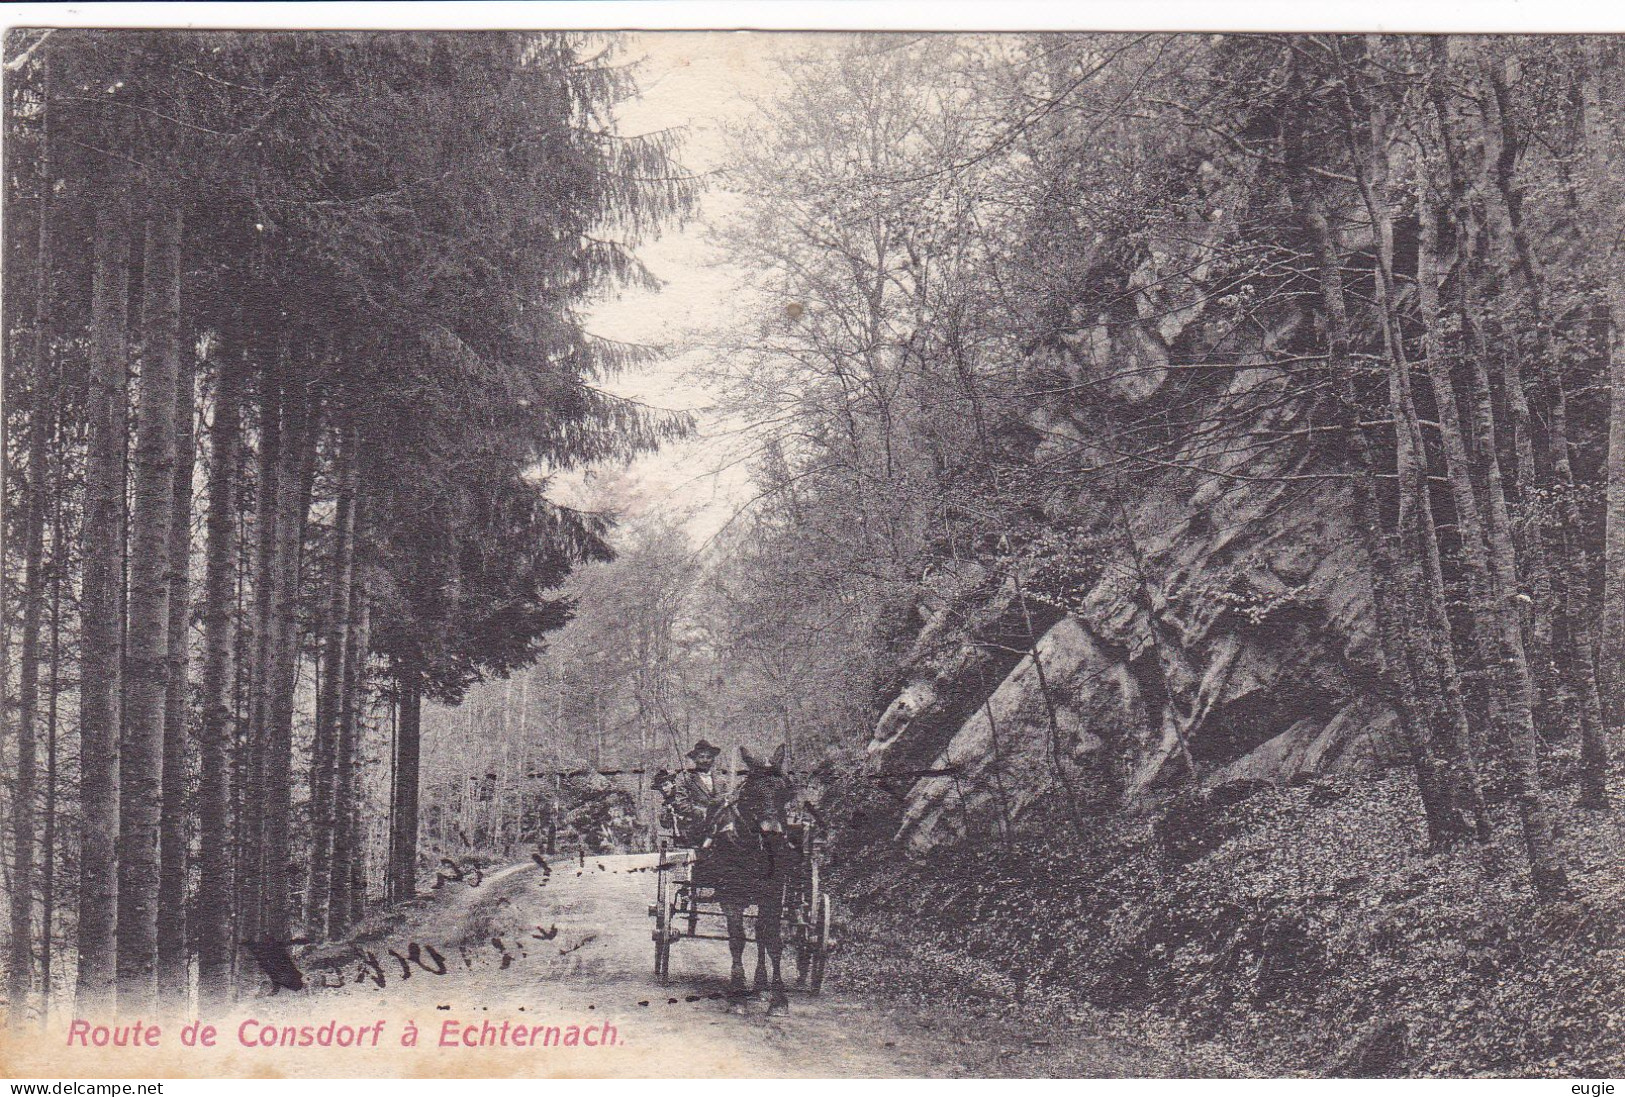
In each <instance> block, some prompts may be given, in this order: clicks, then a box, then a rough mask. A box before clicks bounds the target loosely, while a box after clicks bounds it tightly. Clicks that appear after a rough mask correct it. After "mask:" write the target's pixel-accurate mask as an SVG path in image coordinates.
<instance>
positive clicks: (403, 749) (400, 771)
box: [389, 665, 423, 903]
mask: <svg viewBox="0 0 1625 1097" xmlns="http://www.w3.org/2000/svg"><path fill="white" fill-rule="evenodd" d="M395 688H396V690H397V691H398V693H399V696H400V706H401V714H400V724H399V728H398V730H397V732H396V737H395V776H394V787H393V789H391V797H390V798H391V800H392V802H393V804H394V811H393V813H392V815H393V818H394V827H393V831H392V833H391V835H390V856H389V878H390V895H391V898H392V899H393V900H394V901H395V902H397V903H398V902H401V901H402V900H404V899H410V898H412V897H413V896H414V895H416V894H417V852H418V748H419V744H420V740H421V730H422V726H423V694H422V689H423V687H422V681H421V678H420V676H419V672H418V670H417V668H416V667H412V666H410V665H408V666H407V667H405V668H403V669H400V670H397V672H396V678H395Z"/></svg>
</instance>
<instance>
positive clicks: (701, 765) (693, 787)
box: [671, 739, 727, 848]
mask: <svg viewBox="0 0 1625 1097" xmlns="http://www.w3.org/2000/svg"><path fill="white" fill-rule="evenodd" d="M721 754H722V748H721V747H719V746H716V745H714V744H712V743H708V742H706V741H705V740H704V739H701V740H700V741H699V742H698V743H695V744H694V749H692V750H690V751H689V752H688V755H687V757H688V759H689V761H691V762H693V763H694V765H693V766H692V767H691V768H689V769H685V770H684V771H683V772H682V773H680V774H678V775H677V784H676V787H675V789H673V791H672V798H671V806H672V814H673V816H674V817H675V819H676V823H677V835H678V838H679V840H680V841H681V842H682V843H683V844H684V845H686V846H690V847H693V848H698V847H699V846H700V845H701V844H702V843H703V842H704V841H705V839H707V838H709V837H710V836H711V831H710V821H711V818H712V817H713V816H714V815H715V814H716V813H717V811H718V810H719V809H720V808H721V807H722V806H723V804H724V803H726V801H727V797H726V795H725V794H724V792H723V789H722V783H721V782H720V781H718V780H717V777H716V774H715V773H713V772H712V767H713V766H715V765H716V761H717V758H718V757H719V756H720V755H721Z"/></svg>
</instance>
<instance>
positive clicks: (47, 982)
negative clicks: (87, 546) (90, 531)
mask: <svg viewBox="0 0 1625 1097" xmlns="http://www.w3.org/2000/svg"><path fill="white" fill-rule="evenodd" d="M61 391H62V374H61V372H60V370H59V371H58V373H57V392H58V393H60V392H61ZM57 424H58V426H57V432H58V439H57V441H58V448H57V455H56V459H57V476H56V483H55V486H54V490H53V491H52V494H51V569H50V570H51V664H50V665H51V670H50V677H49V679H48V680H47V683H46V689H47V693H46V697H47V700H46V708H45V833H44V835H43V836H42V838H41V845H40V952H39V956H40V1017H41V1018H43V1019H45V1020H47V1021H48V1020H49V1019H50V1016H51V969H52V961H53V960H54V958H55V952H56V937H55V926H56V813H57V796H56V784H57V782H56V770H57V703H58V697H59V696H60V694H61V685H60V683H61V680H62V675H61V671H62V577H63V574H64V573H65V572H66V570H67V568H68V567H69V564H70V561H69V559H68V553H67V551H66V550H65V547H64V545H63V541H62V495H63V493H64V481H65V479H66V476H65V475H64V468H63V466H64V465H65V464H66V463H67V456H66V454H65V453H64V452H63V443H62V438H61V433H62V432H61V418H60V416H59V417H58V420H57Z"/></svg>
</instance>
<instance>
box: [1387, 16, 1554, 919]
mask: <svg viewBox="0 0 1625 1097" xmlns="http://www.w3.org/2000/svg"><path fill="white" fill-rule="evenodd" d="M1435 49H1436V56H1439V57H1440V58H1441V60H1442V59H1443V47H1442V44H1440V43H1436V44H1435ZM1435 102H1436V104H1437V103H1438V102H1439V100H1438V99H1436V100H1435ZM1437 113H1438V120H1439V123H1440V126H1441V129H1443V128H1444V127H1445V126H1446V125H1447V124H1448V122H1449V116H1448V114H1447V112H1446V111H1445V109H1444V108H1443V106H1442V105H1440V106H1439V109H1438V111H1437ZM1442 137H1443V139H1444V140H1446V141H1448V140H1449V137H1450V135H1449V134H1448V133H1443V134H1442ZM1450 174H1451V179H1450V186H1451V191H1452V194H1453V204H1452V209H1451V213H1452V218H1453V221H1454V223H1455V227H1456V237H1457V238H1456V241H1455V243H1456V254H1457V256H1458V270H1457V271H1456V272H1455V274H1456V279H1455V284H1456V287H1457V297H1456V302H1457V305H1458V309H1457V316H1456V317H1455V319H1456V320H1457V321H1458V323H1459V326H1460V327H1461V330H1463V331H1464V332H1465V331H1467V330H1469V327H1470V317H1471V316H1472V315H1473V314H1474V311H1475V308H1474V302H1473V301H1472V300H1471V299H1470V298H1469V297H1468V295H1467V286H1468V285H1469V282H1470V278H1469V274H1468V268H1469V267H1470V266H1471V265H1472V264H1473V263H1474V261H1475V256H1476V253H1477V248H1478V238H1477V233H1476V232H1475V231H1474V230H1473V226H1472V222H1471V221H1470V217H1471V211H1470V209H1469V207H1468V203H1467V199H1466V184H1465V181H1464V180H1463V179H1462V178H1460V175H1459V173H1458V172H1457V171H1455V170H1454V169H1452V171H1451V173H1450ZM1425 192H1426V184H1425V183H1424V185H1423V192H1422V193H1420V195H1419V201H1420V211H1421V213H1422V215H1423V222H1422V248H1421V261H1420V268H1419V271H1418V285H1419V288H1420V289H1421V298H1422V302H1423V311H1422V318H1423V323H1424V324H1425V326H1426V329H1427V331H1428V335H1427V337H1426V338H1427V340H1428V345H1429V354H1430V356H1431V355H1432V354H1434V353H1436V352H1437V353H1439V354H1440V355H1441V361H1440V363H1439V365H1440V369H1438V370H1436V371H1433V372H1434V374H1435V384H1436V385H1438V386H1440V388H1441V389H1442V391H1441V394H1440V399H1441V401H1443V400H1448V401H1449V402H1450V403H1451V404H1452V405H1454V404H1455V401H1456V397H1455V393H1454V391H1453V387H1452V386H1451V383H1450V371H1449V368H1448V365H1447V364H1446V363H1445V362H1444V361H1443V346H1442V344H1443V337H1442V328H1443V316H1442V314H1441V313H1440V311H1439V308H1438V293H1437V288H1438V287H1437V282H1436V281H1435V279H1436V278H1437V276H1438V270H1437V267H1438V263H1437V244H1438V240H1437V234H1436V232H1435V231H1434V230H1435V228H1436V226H1435V225H1434V223H1433V218H1432V213H1433V211H1432V210H1431V208H1430V205H1429V203H1428V201H1427V195H1426V193H1425ZM1467 358H1468V361H1467V366H1468V375H1469V377H1470V379H1471V387H1470V397H1471V399H1470V406H1471V408H1472V414H1473V430H1474V436H1475V438H1474V440H1475V449H1476V453H1477V457H1478V461H1479V464H1480V467H1481V471H1482V473H1483V480H1484V504H1485V505H1484V517H1485V521H1484V522H1483V523H1482V524H1480V525H1479V527H1478V530H1477V532H1478V534H1479V535H1480V536H1482V537H1484V538H1485V542H1484V543H1485V547H1486V548H1487V549H1488V556H1489V562H1490V569H1491V570H1490V575H1489V576H1488V578H1489V581H1490V587H1489V590H1488V592H1487V594H1488V598H1489V601H1488V603H1487V604H1486V605H1485V606H1484V607H1483V610H1482V612H1483V613H1484V615H1485V616H1487V617H1488V618H1489V620H1488V621H1486V622H1485V627H1486V629H1487V630H1489V631H1487V634H1486V635H1483V636H1482V637H1481V642H1482V643H1485V644H1496V645H1498V647H1499V652H1498V654H1499V656H1500V662H1501V664H1502V671H1503V674H1504V682H1505V686H1506V688H1505V693H1504V697H1503V703H1504V704H1505V706H1506V707H1505V715H1506V725H1507V726H1506V731H1507V742H1508V747H1509V750H1508V755H1507V762H1508V769H1509V771H1510V773H1511V775H1512V779H1513V785H1514V790H1515V795H1516V797H1517V801H1518V811H1519V820H1520V823H1521V825H1522V828H1523V835H1524V846H1525V850H1526V852H1527V854H1528V859H1529V866H1530V872H1531V875H1532V877H1533V880H1534V883H1535V888H1536V890H1537V891H1538V892H1540V893H1541V894H1543V895H1548V896H1555V895H1562V894H1564V893H1566V892H1567V890H1568V881H1567V873H1566V871H1565V870H1564V868H1563V863H1562V860H1561V859H1560V858H1559V857H1558V855H1557V852H1556V848H1555V844H1554V838H1553V830H1552V823H1551V819H1550V816H1549V815H1548V813H1547V811H1546V807H1545V804H1544V802H1543V801H1542V798H1541V795H1540V782H1539V763H1538V758H1537V753H1536V745H1537V743H1538V742H1539V734H1538V732H1537V731H1536V728H1535V716H1534V698H1535V689H1534V679H1533V677H1532V675H1531V673H1530V670H1529V660H1528V655H1527V652H1526V651H1525V648H1524V639H1523V622H1522V618H1521V616H1520V614H1519V612H1518V607H1517V602H1516V599H1517V597H1518V564H1517V554H1516V550H1515V548H1514V546H1513V539H1512V521H1511V516H1510V514H1509V511H1508V507H1507V498H1506V491H1505V488H1504V485H1503V482H1502V476H1501V462H1500V456H1499V454H1498V452H1497V450H1496V444H1495V413H1494V406H1493V403H1492V401H1491V394H1490V384H1489V373H1488V369H1487V367H1486V366H1485V364H1484V361H1483V359H1482V358H1479V357H1478V356H1476V355H1474V354H1469V355H1468V356H1467ZM1442 419H1443V414H1442V413H1441V420H1442ZM1458 427H1459V424H1458ZM1452 478H1453V479H1454V474H1452ZM1475 520H1476V515H1475ZM1463 533H1464V534H1465V531H1463ZM1492 658H1493V656H1492Z"/></svg>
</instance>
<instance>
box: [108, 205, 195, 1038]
mask: <svg viewBox="0 0 1625 1097" xmlns="http://www.w3.org/2000/svg"><path fill="white" fill-rule="evenodd" d="M180 233H181V225H180V215H179V214H178V213H176V212H170V211H167V210H163V211H160V210H157V209H155V210H154V212H153V214H152V216H151V217H150V218H149V220H148V221H147V247H146V262H145V271H144V274H143V285H144V286H145V294H144V304H143V315H142V329H143V335H144V345H143V349H142V354H141V375H140V389H139V395H138V398H137V401H136V412H137V419H136V431H137V438H136V450H135V500H134V505H133V510H132V516H131V525H132V530H133V540H132V543H131V546H130V625H129V639H128V647H127V649H126V653H125V672H126V673H127V675H128V680H127V682H126V683H125V693H124V697H125V712H124V735H123V738H122V741H121V742H120V744H119V759H120V766H121V769H122V772H121V777H120V782H119V902H118V981H119V990H118V993H119V1008H120V1011H121V1012H124V1011H126V1010H128V1011H131V1012H135V1011H143V1012H144V1011H147V1010H150V1009H151V1008H152V1007H153V1006H154V1005H155V1004H156V1002H157V993H158V983H157V974H158V892H159V875H158V874H159V860H158V850H159V829H160V819H161V817H162V811H163V790H162V781H163V760H164V755H163V750H164V738H165V735H164V705H165V700H166V696H165V695H166V692H167V690H166V686H167V679H168V674H167V671H168V663H169V591H170V587H169V582H170V555H169V540H170V537H169V523H170V517H171V514H172V512H173V509H174V506H175V464H176V461H175V404H176V397H175V393H176V375H177V372H178V359H179V357H180V328H179V324H180V244H181V236H180Z"/></svg>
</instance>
